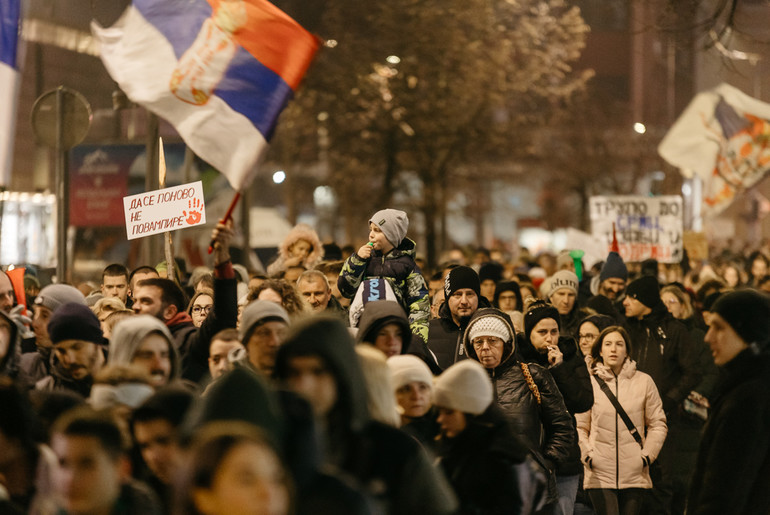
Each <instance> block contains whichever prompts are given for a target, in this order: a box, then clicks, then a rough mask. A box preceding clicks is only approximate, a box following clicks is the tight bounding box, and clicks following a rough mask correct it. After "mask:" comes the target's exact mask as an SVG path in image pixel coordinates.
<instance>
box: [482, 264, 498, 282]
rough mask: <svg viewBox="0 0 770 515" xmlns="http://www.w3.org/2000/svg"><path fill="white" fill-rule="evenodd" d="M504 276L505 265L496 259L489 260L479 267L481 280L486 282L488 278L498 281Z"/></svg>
mask: <svg viewBox="0 0 770 515" xmlns="http://www.w3.org/2000/svg"><path fill="white" fill-rule="evenodd" d="M502 278H503V265H501V264H500V263H497V262H496V261H487V262H486V263H484V264H482V265H481V267H479V282H484V281H486V280H487V279H491V280H492V281H494V282H498V281H499V280H500V279H502Z"/></svg>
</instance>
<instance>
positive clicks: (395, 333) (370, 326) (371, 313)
mask: <svg viewBox="0 0 770 515" xmlns="http://www.w3.org/2000/svg"><path fill="white" fill-rule="evenodd" d="M356 343H368V344H370V345H373V346H374V347H376V348H377V349H379V350H381V351H382V352H383V353H384V354H385V356H386V357H388V358H390V357H392V356H399V355H401V354H413V355H415V356H418V357H419V358H420V359H422V360H423V361H425V362H426V363H427V364H428V366H430V367H431V369H432V370H433V371H434V372H436V373H438V372H439V371H440V370H439V368H438V364H437V363H436V360H435V358H434V357H433V356H432V355H431V353H430V351H429V350H428V347H427V345H425V342H423V341H422V340H421V339H420V338H413V337H412V332H411V331H410V330H409V319H408V318H407V317H406V313H405V312H404V309H403V308H402V307H401V305H400V304H399V303H398V302H396V301H393V300H375V301H372V302H369V303H367V304H366V307H365V308H364V311H363V313H362V314H361V320H360V321H359V323H358V332H357V333H356Z"/></svg>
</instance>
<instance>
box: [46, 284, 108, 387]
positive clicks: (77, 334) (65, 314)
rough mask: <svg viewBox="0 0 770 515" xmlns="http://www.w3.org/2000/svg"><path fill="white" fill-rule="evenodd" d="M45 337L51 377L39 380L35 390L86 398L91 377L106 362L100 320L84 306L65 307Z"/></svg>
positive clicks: (57, 314) (104, 341) (52, 320)
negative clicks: (49, 347)
mask: <svg viewBox="0 0 770 515" xmlns="http://www.w3.org/2000/svg"><path fill="white" fill-rule="evenodd" d="M39 298H40V297H38V299H39ZM48 335H49V337H50V339H51V343H52V344H53V353H52V354H51V373H50V375H48V376H46V377H44V378H43V379H40V380H39V381H38V382H37V383H36V384H35V388H36V389H37V390H43V391H55V390H72V391H74V392H76V393H78V394H80V395H82V396H83V397H85V398H88V396H89V394H90V393H91V386H92V385H93V380H94V375H95V374H96V373H97V372H98V371H99V370H100V369H101V368H102V366H103V365H104V363H105V361H106V358H105V355H104V353H105V348H106V346H107V340H106V339H105V338H104V335H103V333H102V327H101V324H100V323H99V319H98V318H96V315H94V313H93V312H92V311H91V310H90V309H89V308H88V306H86V305H85V304H80V303H77V302H71V303H68V304H64V305H62V306H60V307H58V308H57V309H56V311H55V312H54V314H53V316H51V320H50V321H49V322H48Z"/></svg>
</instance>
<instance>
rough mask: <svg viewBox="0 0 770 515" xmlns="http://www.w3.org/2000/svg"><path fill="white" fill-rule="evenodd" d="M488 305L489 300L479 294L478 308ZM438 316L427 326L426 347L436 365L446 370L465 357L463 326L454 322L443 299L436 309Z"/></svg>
mask: <svg viewBox="0 0 770 515" xmlns="http://www.w3.org/2000/svg"><path fill="white" fill-rule="evenodd" d="M488 307H490V304H489V301H488V300H487V299H486V298H485V297H482V296H481V295H479V309H481V308H488ZM438 315H439V318H434V319H433V320H431V321H430V324H429V326H428V348H429V349H430V350H431V352H432V353H433V354H434V355H435V356H436V360H437V361H438V366H439V367H441V370H446V369H447V368H448V367H450V366H452V365H454V364H455V363H457V362H458V361H460V360H462V359H465V358H467V356H466V354H465V347H463V333H464V332H465V327H460V326H458V325H457V324H455V321H454V319H453V318H452V312H451V311H449V304H448V303H447V302H446V301H444V303H443V304H441V307H440V308H439V310H438Z"/></svg>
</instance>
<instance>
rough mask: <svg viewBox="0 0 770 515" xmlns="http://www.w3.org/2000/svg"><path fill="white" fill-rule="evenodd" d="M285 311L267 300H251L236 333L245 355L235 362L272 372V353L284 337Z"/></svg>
mask: <svg viewBox="0 0 770 515" xmlns="http://www.w3.org/2000/svg"><path fill="white" fill-rule="evenodd" d="M288 327H289V314H288V313H287V312H286V310H285V309H283V308H282V307H281V306H280V305H278V304H276V303H275V302H271V301H269V300H254V301H251V302H250V303H249V304H247V305H246V307H245V308H244V309H243V315H241V325H240V326H239V327H238V334H239V335H240V337H241V343H242V344H243V346H244V348H245V349H246V356H245V357H243V358H241V359H240V360H239V361H238V363H239V364H241V365H243V366H247V367H249V368H251V369H252V370H254V371H255V372H258V373H260V374H262V375H263V376H264V377H267V378H269V377H271V376H272V375H273V368H274V367H275V356H276V354H277V353H278V348H279V347H280V346H281V344H282V343H283V340H284V339H285V338H286V331H287V329H288Z"/></svg>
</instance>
